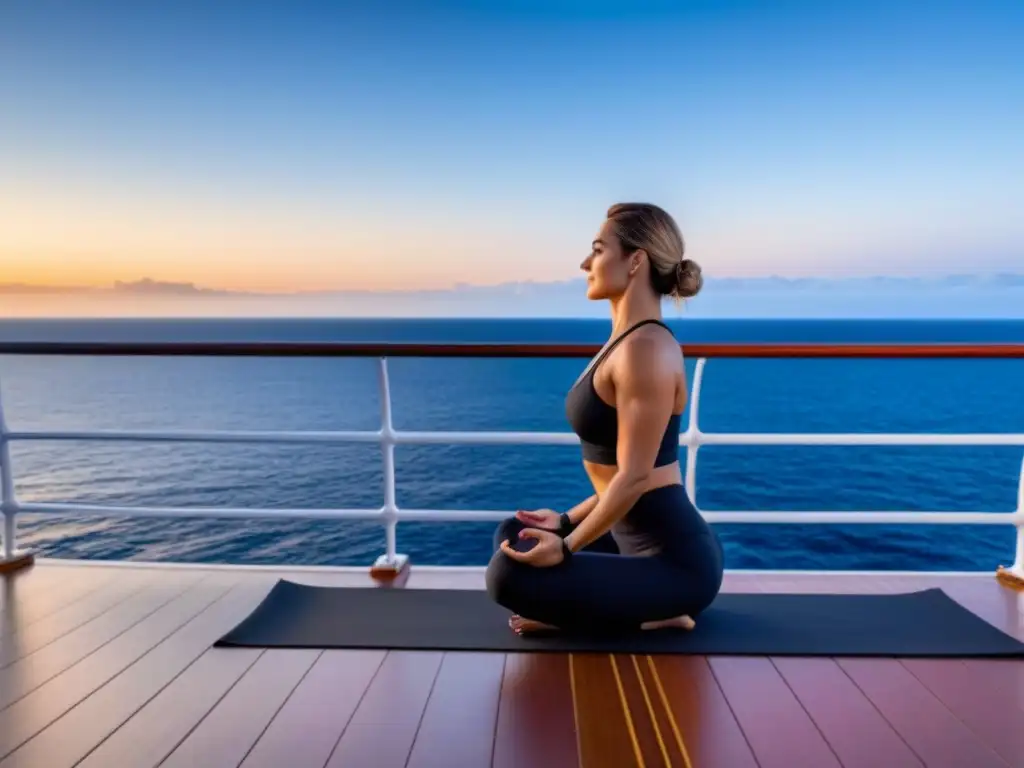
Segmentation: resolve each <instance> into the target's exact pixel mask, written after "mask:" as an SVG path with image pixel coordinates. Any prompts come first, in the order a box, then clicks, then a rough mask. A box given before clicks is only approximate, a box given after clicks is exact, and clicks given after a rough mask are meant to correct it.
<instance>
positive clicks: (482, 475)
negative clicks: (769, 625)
mask: <svg viewBox="0 0 1024 768" xmlns="http://www.w3.org/2000/svg"><path fill="white" fill-rule="evenodd" d="M669 324H670V325H672V327H673V328H674V330H675V331H676V333H677V335H678V336H679V338H680V339H681V340H683V341H709V342H710V341H735V342H758V341H779V342H809V341H816V342H855V341H861V342H895V341H906V342H940V341H945V342H1006V341H1013V342H1024V320H1012V321H999V320H976V321H962V320H956V321H934V320H927V321H913V320H899V321H884V320H865V321H861V320H774V321H765V320H717V319H716V320H705V319H685V318H684V319H671V320H669ZM609 330H610V325H609V323H608V322H607V321H597V320H562V319H559V320H463V319H452V320H405V319H402V320H356V319H352V320H349V319H343V320H323V319H314V320H307V319H295V320H279V319H267V320H220V319H217V320H116V321H113V320H111V321H107V320H49V321H44V320H4V321H0V339H2V340H27V339H37V340H125V341H128V340H138V341H145V340H150V341H172V340H174V341H191V340H247V341H323V340H338V341H438V342H471V341H522V342H531V341H537V342H595V343H601V342H603V341H604V340H605V339H606V338H607V336H608V333H609ZM586 362H587V361H586V360H581V359H578V360H459V359H442V360H426V359H395V360H391V361H390V362H389V366H390V372H391V381H392V390H393V408H394V420H395V424H396V427H398V428H399V429H407V430H411V429H415V430H544V431H567V429H568V427H567V425H566V422H565V416H564V410H563V398H564V395H565V392H566V390H567V389H568V388H569V387H570V386H571V385H572V383H573V381H574V380H575V379H576V377H577V376H578V375H579V373H580V371H581V370H582V368H583V366H585V365H586ZM693 365H694V361H693V360H690V361H689V363H688V368H689V371H690V373H691V376H692V372H693ZM376 376H377V374H376V361H375V360H358V359H356V360H327V359H288V360H281V359H277V360H275V359H256V358H245V359H216V358H135V359H130V358H72V357H16V356H2V357H0V391H2V396H3V404H4V408H5V411H6V415H7V420H8V424H9V425H10V427H11V428H12V429H61V430H65V429H75V430H91V429H225V430H226V429H246V430H253V429H268V430H269V429H285V430H302V429H317V430H324V429H338V430H348V429H376V428H377V426H378V420H379V402H378V395H377V379H376ZM1022 393H1024V360H973V361H956V360H934V361H933V360H878V361H875V360H848V361H842V360H717V359H716V360H711V361H709V362H708V364H707V368H706V371H705V381H704V387H703V393H702V399H701V414H700V415H701V419H700V421H701V427H702V429H704V430H705V431H711V432H733V431H742V432H762V431H763V432H1015V433H1024V394H1022ZM1022 457H1024V448H1020V447H980V448H970V447H910V448H896V447H883V448H859V447H800V446H794V447H774V446H765V447H732V446H706V447H704V448H702V449H701V451H700V454H699V460H698V469H697V502H698V505H699V506H700V507H701V508H702V509H705V510H709V511H711V510H725V509H729V510H747V509H750V510H784V509H787V510H821V511H827V510H858V509H861V510H922V511H924V510H927V511H993V512H995V511H1012V510H1013V509H1014V508H1015V505H1016V497H1017V484H1018V479H1019V475H1020V468H1021V459H1022ZM12 463H13V467H14V472H15V479H16V490H17V493H18V497H19V499H21V500H22V501H47V502H82V503H94V504H116V505H169V506H183V507H187V506H231V507H244V506H258V507H318V508H322V507H328V506H331V507H374V508H376V507H379V506H380V505H381V503H382V501H383V490H382V482H383V478H382V465H381V456H380V450H379V448H378V447H376V446H373V445H332V446H324V445H289V446H272V445H253V444H249V445H202V444H132V443H95V442H92V443H90V442H85V441H83V442H69V443H59V442H57V443H55V442H35V443H23V442H17V443H14V444H13V446H12ZM396 467H397V497H398V504H399V506H400V507H407V508H429V509H508V510H509V511H510V512H511V511H513V510H514V509H515V508H517V507H522V508H536V507H552V508H555V509H565V508H568V507H570V506H572V505H573V504H575V503H576V502H578V501H579V500H581V499H583V498H585V497H586V496H588V495H590V489H589V486H588V484H587V480H586V476H585V475H584V473H583V471H582V468H581V466H580V460H579V452H578V448H576V447H574V446H443V445H439V446H399V447H398V448H397V449H396ZM493 528H494V526H493V525H492V524H490V523H483V524H481V523H441V524H431V523H401V524H400V525H399V527H398V545H399V550H400V551H401V552H403V553H405V554H408V555H409V556H410V558H411V559H412V561H413V563H414V564H415V563H420V564H438V565H439V564H444V565H482V564H484V563H486V562H487V560H488V558H489V556H490V546H491V534H492V532H493ZM717 530H718V531H719V533H720V535H721V537H722V540H723V543H724V545H725V549H726V557H727V566H728V567H729V568H813V569H829V570H830V569H875V568H882V569H889V568H892V569H929V570H931V569H941V570H947V569H949V570H982V571H992V570H993V569H994V568H995V567H996V566H997V565H999V564H1008V563H1009V562H1011V561H1012V559H1013V548H1014V537H1013V531H1012V530H1011V529H1010V528H1009V527H1003V526H997V527H994V526H923V525H922V526H869V525H810V524H808V525H719V526H717ZM18 536H19V541H20V542H21V544H22V545H26V546H29V547H32V548H33V549H35V550H36V551H37V552H38V553H39V554H41V555H42V556H47V557H77V558H97V559H108V558H113V559H129V558H131V559H140V560H176V561H186V562H216V563H261V564H284V563H288V564H293V565H294V564H302V565H367V564H369V563H370V562H372V561H373V559H374V558H376V556H377V555H379V554H380V553H381V552H382V551H383V549H384V534H383V529H382V528H381V527H380V526H377V525H375V524H372V523H363V522H349V521H327V522H321V521H310V520H266V519H263V520H252V521H249V520H246V521H243V520H237V519H233V520H214V519H202V518H188V519H166V518H164V519H161V518H136V519H132V518H123V517H113V518H101V517H80V516H72V515H61V516H50V515H45V516H43V515H23V516H21V517H20V518H19V521H18Z"/></svg>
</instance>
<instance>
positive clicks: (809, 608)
mask: <svg viewBox="0 0 1024 768" xmlns="http://www.w3.org/2000/svg"><path fill="white" fill-rule="evenodd" d="M508 617H509V612H508V611H507V610H505V609H504V608H502V607H501V606H498V605H495V604H494V603H493V602H491V600H490V599H489V597H488V596H487V593H486V592H484V591H482V590H450V589H442V590H435V589H387V588H374V587H369V588H348V587H318V586H308V585H304V584H296V583H293V582H289V581H279V582H278V583H277V584H276V585H275V586H274V588H273V589H272V590H271V591H270V593H269V594H268V595H267V596H266V598H264V600H263V601H262V602H261V603H260V604H259V605H258V606H257V607H256V608H255V610H253V612H252V613H251V614H250V615H249V616H248V617H247V618H246V619H244V620H243V621H242V622H241V623H240V624H239V625H238V626H236V627H235V628H234V629H233V630H231V631H230V632H228V634H226V635H225V636H224V637H222V638H221V639H220V640H218V641H217V643H216V645H218V646H221V647H223V646H245V647H258V648H390V649H396V650H399V649H401V650H410V649H411V650H438V651H442V650H443V651H497V652H505V651H513V652H514V651H554V652H567V651H575V652H591V651H592V652H609V653H652V654H653V653H684V654H721V655H757V656H760V655H772V656H903V657H906V656H947V657H967V656H1003V657H1024V643H1021V642H1019V641H1017V640H1016V639H1014V638H1013V637H1011V636H1009V635H1007V634H1005V633H1004V632H1002V631H1000V630H998V629H996V628H995V627H993V626H992V625H991V624H988V623H987V622H985V621H984V620H982V619H980V618H978V617H977V616H975V615H974V614H973V613H971V612H970V611H968V610H967V609H966V608H964V607H962V606H961V605H960V604H959V603H957V602H956V601H955V600H953V599H951V598H950V597H948V596H947V595H946V593H945V592H943V591H942V590H940V589H926V590H923V591H920V592H909V593H904V594H895V595H823V594H813V595H799V594H734V593H723V594H721V595H719V597H718V599H717V600H716V601H715V602H714V604H713V605H712V606H711V607H710V608H708V609H707V610H706V611H705V612H704V613H703V614H701V615H700V617H699V618H698V619H697V627H696V629H693V630H691V631H686V630H678V629H670V630H655V631H637V632H631V633H629V634H628V635H619V636H613V637H586V636H579V635H577V636H570V635H566V634H555V635H549V636H546V637H519V636H517V635H516V634H515V633H514V632H512V630H511V629H509V626H508Z"/></svg>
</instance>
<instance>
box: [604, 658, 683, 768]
mask: <svg viewBox="0 0 1024 768" xmlns="http://www.w3.org/2000/svg"><path fill="white" fill-rule="evenodd" d="M611 663H612V665H613V667H614V669H613V671H614V672H615V675H616V678H617V682H618V683H619V685H621V687H622V694H623V696H624V697H625V707H626V709H627V710H628V711H629V713H630V715H631V719H632V721H633V731H634V733H635V734H636V740H637V743H638V744H639V745H640V754H641V756H642V759H643V765H644V766H645V768H671V766H673V765H685V761H686V752H685V747H684V746H683V745H682V744H681V743H680V742H677V741H676V740H675V738H674V734H673V732H672V727H671V721H670V720H669V718H668V716H667V715H666V713H665V711H664V706H663V704H662V701H661V699H659V698H658V693H657V690H655V685H654V679H653V678H651V677H650V670H647V674H646V675H645V674H644V670H643V669H642V668H641V667H640V662H639V660H638V658H637V656H636V655H634V654H624V653H623V654H614V655H613V656H612V658H611ZM644 666H646V661H645V664H644Z"/></svg>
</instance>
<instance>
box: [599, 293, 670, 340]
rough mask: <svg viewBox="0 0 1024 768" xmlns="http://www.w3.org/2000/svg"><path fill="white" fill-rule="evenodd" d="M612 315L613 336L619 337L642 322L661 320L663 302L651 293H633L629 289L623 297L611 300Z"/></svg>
mask: <svg viewBox="0 0 1024 768" xmlns="http://www.w3.org/2000/svg"><path fill="white" fill-rule="evenodd" d="M608 303H609V305H610V306H611V314H612V335H613V336H618V335H619V334H620V333H622V332H623V331H625V330H626V329H627V328H630V327H632V326H634V325H636V324H637V323H639V322H641V321H642V320H661V301H660V298H659V297H657V296H653V295H651V294H649V293H647V294H641V293H636V294H633V293H631V292H630V291H629V290H628V289H627V290H626V293H624V294H623V295H622V296H620V297H618V298H615V299H610V300H609V302H608Z"/></svg>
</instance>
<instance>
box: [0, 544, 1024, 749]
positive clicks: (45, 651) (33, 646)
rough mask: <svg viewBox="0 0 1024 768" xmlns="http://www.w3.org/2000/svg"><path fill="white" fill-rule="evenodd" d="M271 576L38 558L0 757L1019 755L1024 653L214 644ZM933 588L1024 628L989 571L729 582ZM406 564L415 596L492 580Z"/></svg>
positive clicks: (1022, 615)
mask: <svg viewBox="0 0 1024 768" xmlns="http://www.w3.org/2000/svg"><path fill="white" fill-rule="evenodd" d="M278 578H290V579H295V580H298V581H304V582H307V583H316V584H338V585H342V584H344V585H368V584H369V583H370V582H369V579H368V577H367V575H366V574H365V573H354V572H326V571H319V572H310V571H304V572H296V571H287V570H281V571H254V570H241V569H203V568H191V567H184V568H150V567H144V566H140V567H124V566H118V567H97V566H86V565H80V564H74V563H61V562H41V563H37V564H36V565H35V566H34V567H32V568H31V569H29V570H27V571H23V572H19V573H17V574H12V575H9V576H5V577H0V585H2V594H0V618H2V623H0V768H15V767H16V766H17V768H70V766H83V767H87V768H150V767H151V766H158V765H159V766H165V767H166V768H177V767H178V766H189V767H190V768H193V767H202V768H229V767H230V766H244V767H245V768H324V766H330V767H331V768H336V767H338V766H345V767H346V768H364V767H365V768H392V767H398V766H409V767H410V768H428V767H432V766H436V767H437V768H486V766H497V767H499V768H572V767H573V766H586V767H587V768H590V767H591V766H613V767H614V768H631V767H634V766H641V767H642V768H654V767H656V766H672V767H673V768H694V767H699V768H746V767H747V766H761V767H762V768H775V767H776V766H778V767H779V768H800V767H802V766H807V767H808V768H829V766H848V767H853V766H858V767H859V766H863V768H901V767H902V766H921V765H926V766H935V767H936V768H942V767H947V766H948V768H988V767H989V766H992V767H993V768H996V767H1005V766H1024V661H1006V660H999V661H977V660H966V661H960V660H907V661H896V660H891V659H821V658H817V659H804V658H741V657H709V658H705V657H664V656H656V657H648V656H630V655H622V656H609V655H604V654H593V655H589V654H582V655H577V654H573V655H571V656H567V655H555V654H507V655H506V654H500V653H427V652H404V651H402V652H399V651H392V652H381V651H332V650H328V651H316V650H258V649H229V648H225V649H220V648H212V647H211V645H212V643H213V642H214V641H215V640H216V639H217V638H218V637H219V636H220V635H221V634H222V633H224V632H225V631H227V630H228V629H230V628H231V627H232V626H234V624H235V623H237V622H238V621H239V620H241V619H242V618H243V617H244V616H245V615H246V614H247V613H248V612H249V611H250V610H251V609H252V608H253V607H255V605H256V604H257V603H258V602H259V601H260V600H261V599H262V597H263V596H264V595H265V594H266V592H267V591H268V590H269V589H270V587H271V586H272V584H273V583H274V581H276V579H278ZM936 585H938V586H941V587H943V588H944V589H946V590H947V591H948V592H949V594H950V595H951V596H952V597H954V598H955V599H957V600H959V601H960V602H962V603H963V604H964V605H966V606H967V607H969V608H970V609H971V610H973V611H974V612H975V613H977V614H979V615H980V616H982V617H983V618H985V619H986V620H988V621H990V622H991V623H993V624H995V625H997V626H999V627H1001V628H1003V629H1005V630H1007V631H1009V632H1011V633H1012V634H1015V635H1016V636H1018V637H1020V638H1021V639H1024V607H1022V606H1024V592H1015V591H1013V590H1011V589H1009V588H1007V587H1004V586H1000V585H999V584H997V582H996V581H995V580H994V579H993V578H992V577H990V576H981V577H969V576H954V575H950V576H940V575H936V576H902V575H892V576H850V575H841V574H840V575H825V574H815V575H774V574H729V575H728V577H727V581H726V589H728V590H733V591H798V590H799V591H828V592H833V591H834V592H887V591H904V590H909V589H919V588H924V587H928V586H936ZM481 586H482V574H481V573H480V572H479V571H469V572H452V571H443V570H438V571H430V570H427V569H417V568H414V570H413V572H412V575H411V576H410V578H409V580H408V581H407V583H406V584H405V585H404V588H423V587H462V588H466V587H471V588H475V587H481Z"/></svg>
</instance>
